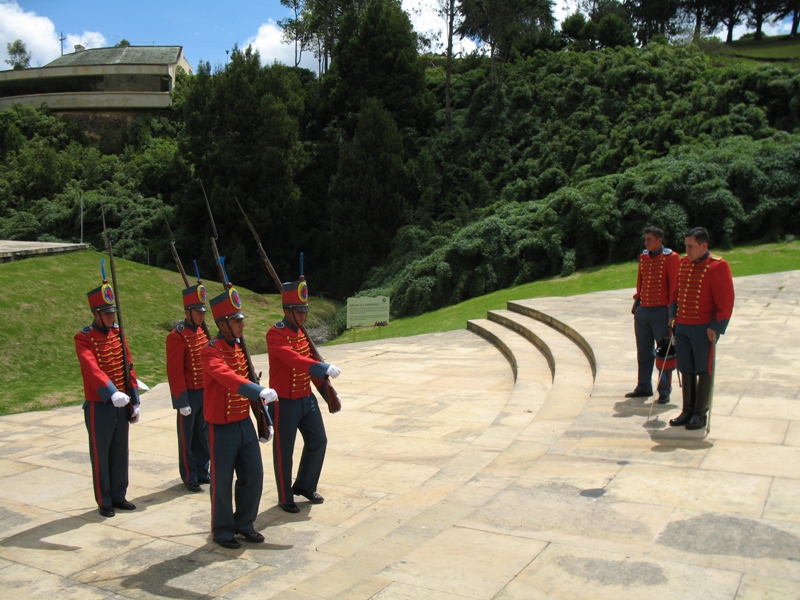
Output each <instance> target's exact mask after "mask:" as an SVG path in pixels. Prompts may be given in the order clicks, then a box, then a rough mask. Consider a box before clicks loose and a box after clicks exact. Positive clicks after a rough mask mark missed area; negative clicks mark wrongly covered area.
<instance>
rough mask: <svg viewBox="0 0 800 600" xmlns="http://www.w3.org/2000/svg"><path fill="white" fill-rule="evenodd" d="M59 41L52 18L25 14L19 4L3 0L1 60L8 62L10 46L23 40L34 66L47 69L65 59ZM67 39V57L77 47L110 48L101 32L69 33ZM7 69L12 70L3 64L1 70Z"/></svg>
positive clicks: (0, 4) (0, 25) (1, 11)
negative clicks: (15, 41) (49, 64)
mask: <svg viewBox="0 0 800 600" xmlns="http://www.w3.org/2000/svg"><path fill="white" fill-rule="evenodd" d="M59 37H60V34H59V33H56V28H55V25H53V22H52V21H51V20H50V19H49V18H47V17H40V16H39V15H37V14H36V13H35V12H32V11H28V12H26V11H24V10H23V9H22V8H21V7H20V6H19V4H17V2H16V0H0V60H6V59H7V58H8V52H7V50H6V44H9V43H12V42H14V40H17V39H19V40H22V42H23V43H24V44H25V48H26V49H27V50H28V52H30V53H31V66H32V67H41V66H44V65H46V64H47V63H49V62H51V61H53V60H55V59H56V58H58V57H59V56H61V41H60V40H59ZM65 37H66V39H65V40H64V41H65V43H64V53H65V54H66V53H70V52H73V48H74V46H75V44H81V45H83V46H84V47H86V48H102V47H104V46H105V45H106V38H105V36H104V35H103V34H102V33H99V32H97V31H84V32H83V33H81V34H74V33H67V34H66V36H65ZM7 68H10V66H9V65H8V64H7V63H2V64H0V69H7Z"/></svg>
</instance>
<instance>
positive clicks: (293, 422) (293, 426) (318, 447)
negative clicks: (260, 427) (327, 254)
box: [267, 276, 341, 513]
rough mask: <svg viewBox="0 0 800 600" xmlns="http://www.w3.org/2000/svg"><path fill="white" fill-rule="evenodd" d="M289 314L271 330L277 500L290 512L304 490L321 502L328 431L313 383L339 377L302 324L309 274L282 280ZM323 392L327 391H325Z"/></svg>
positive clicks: (318, 384)
mask: <svg viewBox="0 0 800 600" xmlns="http://www.w3.org/2000/svg"><path fill="white" fill-rule="evenodd" d="M281 296H282V300H283V314H284V318H283V320H282V321H279V322H278V323H276V324H275V325H273V326H272V327H271V328H270V330H269V331H268V332H267V352H268V354H269V384H270V386H272V387H273V388H274V389H275V391H276V392H277V394H278V401H277V402H275V403H274V404H271V405H270V415H271V416H272V421H273V423H274V425H275V440H274V441H273V446H272V460H273V464H274V467H275V482H276V483H277V485H278V503H279V504H280V507H281V508H282V509H283V510H285V511H286V512H290V513H296V512H299V511H300V509H299V508H298V506H297V504H295V502H294V496H295V495H297V496H303V497H305V498H306V499H308V501H309V502H311V504H321V503H322V502H324V500H325V499H324V498H323V497H322V496H320V495H319V494H318V493H317V484H318V483H319V477H320V474H321V473H322V463H323V462H324V460H325V449H326V447H327V445H328V437H327V435H326V434H325V424H324V423H323V421H322V414H321V413H320V410H319V404H318V402H317V398H316V397H315V396H314V394H313V393H312V392H311V383H312V382H313V383H314V385H315V386H316V387H317V388H318V389H320V390H321V388H322V385H323V381H324V378H325V377H338V376H339V374H340V373H341V371H340V370H339V368H338V367H336V366H335V365H329V364H327V363H323V362H317V361H316V360H314V358H313V357H312V356H311V349H310V348H309V345H308V339H307V338H306V336H305V333H303V329H302V326H303V325H304V324H305V322H306V317H307V316H308V286H307V284H306V282H305V278H303V277H302V276H301V277H300V280H299V281H295V282H292V283H284V284H283V286H282V293H281ZM320 393H323V394H324V392H322V391H321V392H320ZM298 430H299V431H300V434H301V435H302V436H303V454H302V456H301V458H300V465H299V467H298V469H297V479H295V482H294V485H292V454H293V452H294V442H295V438H296V437H297V431H298Z"/></svg>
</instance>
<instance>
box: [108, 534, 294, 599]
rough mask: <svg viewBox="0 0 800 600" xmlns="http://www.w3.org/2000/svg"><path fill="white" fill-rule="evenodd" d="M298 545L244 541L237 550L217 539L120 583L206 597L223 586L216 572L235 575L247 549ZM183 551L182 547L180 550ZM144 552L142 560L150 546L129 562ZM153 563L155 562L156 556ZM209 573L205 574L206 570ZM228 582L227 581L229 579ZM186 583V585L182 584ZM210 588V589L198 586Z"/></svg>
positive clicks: (162, 594)
mask: <svg viewBox="0 0 800 600" xmlns="http://www.w3.org/2000/svg"><path fill="white" fill-rule="evenodd" d="M293 547H294V546H291V545H283V544H270V543H269V542H265V543H263V544H250V543H248V542H242V547H241V548H239V549H237V550H228V549H222V548H221V547H220V546H218V545H217V544H216V543H214V542H210V543H209V544H208V545H206V546H203V547H202V548H197V549H195V550H192V551H191V552H189V553H188V554H181V555H180V556H173V557H172V558H168V559H166V560H160V561H158V562H156V563H154V564H151V565H150V566H148V567H146V568H145V569H142V570H141V571H139V572H138V573H135V574H133V575H128V576H126V577H121V578H120V579H119V586H120V587H122V588H124V589H128V590H141V591H144V592H147V593H149V594H152V595H153V596H155V597H158V598H178V599H183V598H186V599H189V598H198V597H200V596H202V597H205V594H208V593H210V592H212V591H213V590H215V589H217V588H219V586H220V581H219V578H217V577H214V576H213V573H215V572H220V573H221V572H223V571H221V569H222V570H224V572H226V573H228V575H229V576H231V569H233V568H235V566H239V565H241V564H242V563H239V562H238V559H239V556H240V555H241V554H242V553H243V552H244V551H245V550H254V551H257V550H262V551H264V550H291V549H292V548H293ZM178 551H180V549H178ZM138 552H141V553H142V554H143V556H142V560H143V561H144V560H146V557H145V556H144V554H146V553H148V552H150V549H149V548H140V549H137V550H134V551H133V552H131V553H129V554H128V555H127V556H126V557H125V561H126V564H127V563H129V562H130V561H132V560H133V561H134V562H135V560H136V556H135V554H136V553H138ZM149 562H152V558H151V559H150V561H149ZM220 563H230V567H227V566H219V564H220ZM204 571H205V572H206V574H205V575H203V572H204ZM246 572H247V571H246V570H242V571H241V575H245V574H246ZM226 581H227V580H226ZM182 583H184V584H185V585H186V587H185V588H184V587H180V586H181V584H182ZM198 586H200V587H208V588H209V589H196V588H197V587H198Z"/></svg>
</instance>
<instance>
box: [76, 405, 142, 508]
mask: <svg viewBox="0 0 800 600" xmlns="http://www.w3.org/2000/svg"><path fill="white" fill-rule="evenodd" d="M83 418H84V421H85V422H86V430H87V431H88V432H89V458H90V459H91V461H92V481H93V484H94V485H93V487H94V498H95V501H96V502H97V505H98V506H103V507H105V508H110V507H111V504H112V503H113V502H122V501H123V500H125V494H126V493H127V491H128V431H129V429H130V423H129V421H128V407H127V406H123V407H122V408H117V407H116V406H114V405H113V404H111V403H108V404H105V403H104V402H89V401H88V400H87V401H86V402H84V403H83Z"/></svg>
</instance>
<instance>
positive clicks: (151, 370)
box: [0, 251, 319, 414]
mask: <svg viewBox="0 0 800 600" xmlns="http://www.w3.org/2000/svg"><path fill="white" fill-rule="evenodd" d="M103 256H104V255H103V254H99V253H96V252H91V251H90V252H73V253H70V254H60V255H53V256H46V257H37V258H27V259H24V260H20V261H15V262H10V263H4V264H0V303H2V306H3V322H2V326H0V347H2V348H3V353H2V358H0V414H8V413H12V412H23V411H29V410H38V409H43V408H48V407H51V406H56V405H61V404H70V403H76V402H80V401H82V398H83V387H82V382H81V376H80V368H79V366H78V359H77V357H76V355H75V345H74V343H73V339H72V338H73V336H74V335H75V333H77V332H78V331H79V330H80V329H81V327H83V326H85V325H88V324H89V323H90V322H91V319H92V316H91V313H90V312H89V305H88V303H87V300H86V292H88V291H89V290H91V289H94V288H95V287H97V286H99V285H100V283H101V282H102V279H101V275H100V259H101V258H102V257H103ZM115 264H116V268H117V283H118V285H119V290H117V291H118V293H119V297H120V301H121V304H122V310H123V323H124V325H125V333H126V335H127V336H128V340H129V345H130V347H131V354H132V355H133V359H134V365H135V367H136V372H137V375H138V377H139V379H140V380H142V381H143V382H145V383H146V384H148V385H155V384H157V383H159V382H162V381H166V368H165V343H166V341H165V340H166V336H167V334H168V333H169V331H170V329H171V327H172V326H173V324H174V323H175V322H176V321H180V320H182V319H183V304H182V300H181V298H182V295H181V290H182V289H183V288H184V283H183V279H182V278H181V276H180V275H179V274H178V273H177V272H170V271H166V270H164V269H158V268H152V267H147V266H145V265H141V264H138V263H134V262H130V261H126V260H121V259H116V260H115ZM106 274H107V276H108V278H109V280H110V279H111V269H110V268H109V266H108V261H107V260H106ZM265 276H267V275H266V271H265ZM190 283H194V281H192V280H190ZM205 285H206V289H207V291H208V294H209V298H211V297H213V296H216V295H217V294H219V293H221V292H222V285H221V284H220V283H219V282H214V281H206V282H205ZM236 287H237V289H238V290H239V292H240V293H241V296H242V302H243V305H244V311H245V314H246V315H247V316H248V318H247V320H246V323H247V329H246V330H245V336H246V338H247V340H248V345H249V348H250V351H251V352H252V353H253V354H259V353H263V352H266V344H265V339H264V334H265V332H266V330H267V328H268V326H270V325H272V324H273V323H274V322H276V321H278V320H279V319H280V318H282V316H283V312H282V310H281V305H280V297H279V296H277V295H273V296H262V295H260V294H256V293H254V292H251V291H250V290H247V289H244V288H242V287H239V286H236ZM318 312H319V311H318ZM210 314H211V313H210V312H209V316H210ZM209 320H210V321H212V322H211V323H209V330H210V331H211V333H212V335H213V334H215V333H216V331H217V329H216V327H215V326H214V323H213V320H212V319H209Z"/></svg>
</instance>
